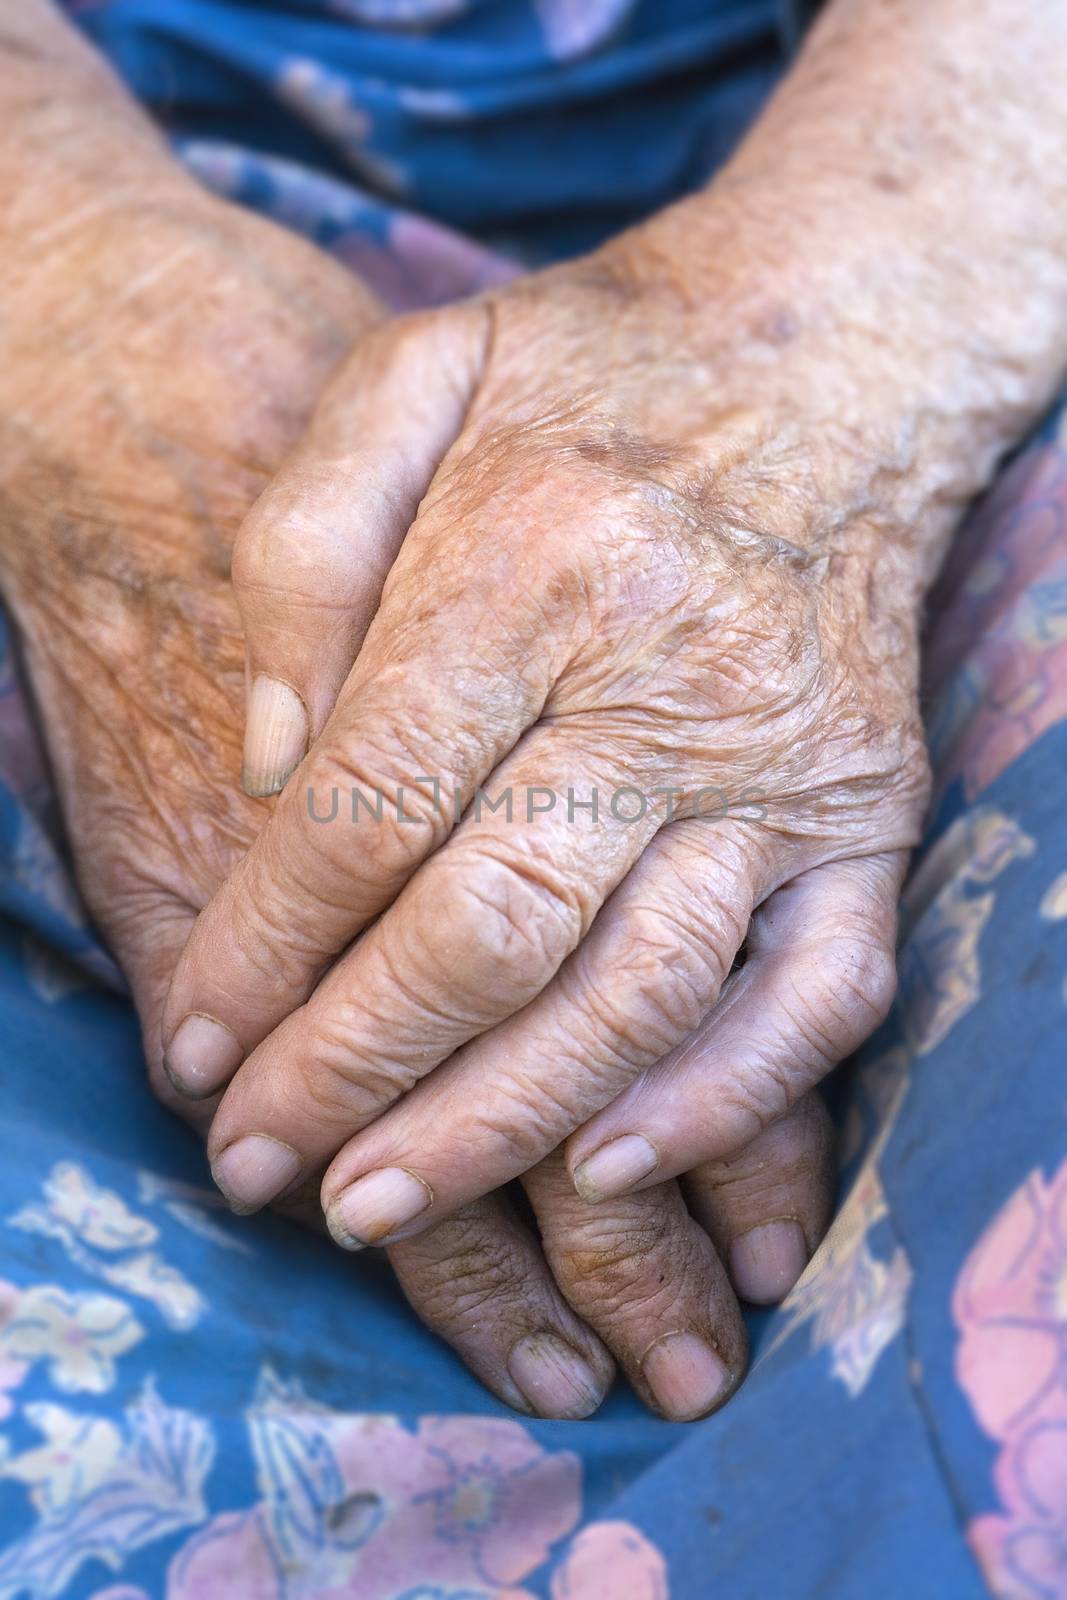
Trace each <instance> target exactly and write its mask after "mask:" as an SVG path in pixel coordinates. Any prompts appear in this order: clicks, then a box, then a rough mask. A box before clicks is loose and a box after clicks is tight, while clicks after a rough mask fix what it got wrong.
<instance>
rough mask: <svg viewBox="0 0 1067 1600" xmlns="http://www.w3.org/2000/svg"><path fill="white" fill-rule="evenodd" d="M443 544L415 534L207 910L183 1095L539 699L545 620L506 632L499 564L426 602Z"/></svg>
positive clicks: (184, 1005) (168, 1033)
mask: <svg viewBox="0 0 1067 1600" xmlns="http://www.w3.org/2000/svg"><path fill="white" fill-rule="evenodd" d="M431 542H432V540H431V536H430V535H429V534H424V535H423V536H422V537H420V538H416V537H415V535H414V532H413V533H412V534H411V535H409V539H408V543H407V544H406V545H405V547H404V551H403V552H402V554H401V556H400V559H399V562H398V564H397V567H396V568H394V572H393V575H392V577H391V578H390V581H389V583H388V584H387V586H386V593H385V596H384V597H383V601H382V609H381V611H380V612H379V614H378V617H377V618H376V620H375V622H374V623H373V624H372V626H371V629H370V632H369V634H368V636H367V640H366V643H365V645H364V649H363V652H362V654H361V655H360V658H359V660H358V661H357V662H356V665H355V667H354V668H353V670H352V672H351V674H350V675H349V678H348V681H347V683H346V685H345V688H344V690H343V692H342V695H341V697H340V699H339V701H338V704H337V706H336V708H335V710H334V712H333V714H332V716H331V717H330V718H329V721H328V722H327V725H326V728H325V729H324V731H323V734H322V736H321V737H320V739H319V741H318V743H317V744H316V745H315V747H314V749H313V750H312V752H311V754H310V755H309V756H308V758H307V759H306V761H305V762H304V764H303V765H302V767H301V768H300V769H299V771H298V773H297V774H296V775H295V777H294V778H293V779H292V780H291V781H290V783H289V785H288V786H287V788H286V789H285V791H284V792H283V793H282V795H281V796H280V798H279V801H278V804H277V809H276V810H275V812H274V815H273V816H272V817H271V819H270V822H269V823H268V825H267V827H266V828H265V829H264V830H263V832H262V833H261V834H260V836H259V838H258V839H257V840H256V842H255V843H254V845H253V846H252V848H251V850H250V851H249V852H248V854H247V856H245V857H244V859H243V860H242V862H241V863H240V865H239V866H238V868H237V870H236V871H235V872H234V874H233V875H232V877H231V878H230V879H229V880H228V881H227V882H226V884H224V886H223V887H222V889H221V890H220V891H219V893H218V895H217V896H216V897H215V899H214V900H213V901H212V902H211V904H210V905H209V906H208V907H207V908H206V909H205V910H204V911H203V912H202V913H201V916H200V917H199V919H198V921H197V924H196V927H195V929H194V931H193V935H192V937H191V939H190V941H189V944H188V946H187V948H186V951H185V953H184V954H183V956H182V959H181V961H180V963H179V965H178V969H177V972H176V973H175V977H174V981H173V984H172V987H171V992H170V995H169V997H168V1001H167V1005H166V1009H165V1012H164V1017H163V1040H164V1047H165V1057H164V1059H165V1063H166V1067H167V1071H168V1073H169V1075H170V1077H171V1079H172V1081H173V1082H174V1083H175V1085H176V1087H178V1088H180V1089H183V1090H184V1091H185V1092H186V1093H190V1094H193V1095H195V1096H203V1095H207V1094H213V1093H216V1092H217V1091H218V1090H219V1089H220V1088H222V1087H223V1086H224V1085H225V1083H226V1082H227V1081H228V1080H229V1078H230V1077H231V1076H232V1074H233V1072H234V1071H235V1070H236V1068H237V1067H238V1065H239V1064H240V1062H241V1061H242V1060H243V1059H244V1057H245V1056H246V1055H247V1054H248V1053H249V1051H251V1050H252V1049H253V1048H254V1047H255V1046H256V1045H257V1044H259V1043H260V1042H261V1041H262V1040H263V1039H264V1038H265V1037H266V1036H267V1035H268V1034H269V1033H270V1032H271V1031H272V1030H273V1029H274V1027H275V1026H276V1025H277V1024H278V1023H279V1022H281V1021H282V1020H283V1019H284V1018H285V1017H287V1016H288V1015H289V1014H290V1013H291V1012H292V1011H293V1010H294V1009H295V1008H296V1007H297V1006H299V1005H301V1004H302V1003H303V1002H304V1001H305V1000H306V999H307V997H308V995H309V994H310V993H311V991H312V989H313V988H314V987H315V984H316V982H317V981H318V978H319V977H320V975H321V973H322V971H323V970H324V968H325V967H326V966H327V965H328V963H329V962H330V961H331V960H332V959H333V957H335V956H336V955H337V954H338V953H339V952H340V951H341V950H343V949H344V948H345V947H346V946H347V945H348V944H349V943H350V942H351V940H352V939H353V938H354V937H355V936H356V935H357V934H358V933H359V932H360V931H361V930H362V929H363V928H365V927H366V926H367V924H368V923H369V922H370V921H371V920H372V919H373V918H374V917H375V916H377V914H378V913H379V912H380V911H382V910H383V909H384V908H385V907H386V906H388V905H389V904H390V903H391V902H392V901H393V900H394V899H395V897H396V895H397V894H398V893H399V891H400V889H401V888H402V887H403V885H404V884H405V883H406V882H407V880H408V879H409V878H410V877H411V875H412V874H413V873H414V871H415V869H416V868H417V867H418V865H419V864H420V862H421V861H423V860H424V859H425V858H426V857H427V856H428V855H429V854H431V852H432V851H434V850H435V849H436V848H437V846H438V845H440V844H441V843H443V841H444V839H445V838H446V837H447V836H448V835H449V834H450V833H451V831H452V830H453V828H454V827H455V825H456V822H457V820H458V817H459V815H461V814H462V812H463V810H464V809H465V807H466V806H467V804H468V802H469V801H470V800H471V798H472V796H473V794H474V792H475V790H476V788H477V786H478V784H479V783H480V782H481V781H482V780H483V779H485V778H486V777H487V776H488V774H489V773H490V772H491V771H492V770H493V768H494V767H495V766H496V765H497V763H498V762H499V761H500V760H501V759H502V757H503V756H505V755H506V754H507V753H508V751H509V750H510V749H511V748H512V747H513V745H514V744H515V743H516V741H517V740H518V739H519V737H520V736H521V734H522V733H523V731H524V730H525V729H526V728H527V727H528V726H529V725H530V723H532V722H533V721H534V720H535V719H536V717H537V715H538V713H539V711H540V709H541V707H542V705H543V704H544V701H545V698H546V696H547V694H548V690H549V687H550V684H551V678H552V672H553V664H552V662H551V659H550V657H549V653H548V652H547V651H546V650H545V649H543V648H540V649H539V648H535V640H536V637H537V635H538V634H539V633H540V632H541V631H542V629H543V620H542V619H539V618H538V617H537V616H536V615H535V613H534V611H533V609H532V608H531V609H530V610H528V611H526V612H524V611H523V608H522V607H521V606H519V607H517V608H516V609H515V610H514V611H513V612H512V613H511V614H510V615H509V618H508V625H507V628H506V629H505V628H504V626H503V624H502V622H501V620H500V618H499V617H498V615H497V613H496V611H495V609H494V606H493V601H492V595H491V593H490V591H492V590H495V588H496V584H495V581H494V573H493V567H492V563H491V562H490V564H489V572H488V581H483V582H482V583H480V584H478V585H477V586H474V585H472V586H470V587H468V586H466V585H465V584H464V583H457V582H455V581H454V579H451V578H449V577H448V576H447V575H443V576H438V578H437V579H436V580H435V586H434V593H435V604H434V606H433V609H432V611H431V610H430V608H429V607H428V605H427V602H426V581H425V578H424V577H423V576H422V571H423V569H424V568H425V565H426V564H427V562H428V559H429V551H428V549H427V546H428V544H430V543H431ZM449 569H450V571H451V572H452V573H454V572H455V563H454V562H453V563H449Z"/></svg>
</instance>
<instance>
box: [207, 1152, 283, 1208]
mask: <svg viewBox="0 0 1067 1600" xmlns="http://www.w3.org/2000/svg"><path fill="white" fill-rule="evenodd" d="M302 1165H303V1163H302V1162H301V1160H300V1157H299V1156H298V1155H297V1153H296V1151H295V1150H293V1149H291V1148H290V1146H289V1145H287V1144H283V1143H282V1141H281V1140H280V1139H272V1138H271V1137H270V1135H269V1134H265V1133H249V1134H246V1135H245V1137H244V1138H243V1139H236V1140H235V1141H234V1142H233V1144H231V1145H229V1146H228V1147H227V1148H226V1149H225V1150H224V1151H223V1152H222V1154H221V1155H220V1156H218V1157H217V1158H216V1160H215V1161H214V1163H213V1165H212V1168H211V1174H212V1177H213V1178H214V1179H215V1182H216V1183H217V1184H218V1186H219V1188H220V1189H221V1190H222V1192H223V1194H224V1195H225V1196H226V1199H227V1200H228V1201H229V1202H230V1206H231V1207H232V1209H233V1210H234V1211H237V1212H241V1213H243V1214H247V1213H248V1212H250V1211H258V1210H259V1209H260V1207H261V1206H265V1205H267V1204H268V1203H269V1202H270V1201H271V1200H274V1199H275V1198H276V1197H277V1196H278V1195H280V1194H281V1193H282V1192H283V1191H284V1190H285V1189H288V1188H289V1186H290V1184H291V1183H293V1182H294V1181H295V1179H296V1178H297V1176H298V1175H299V1173H300V1168H301V1166H302Z"/></svg>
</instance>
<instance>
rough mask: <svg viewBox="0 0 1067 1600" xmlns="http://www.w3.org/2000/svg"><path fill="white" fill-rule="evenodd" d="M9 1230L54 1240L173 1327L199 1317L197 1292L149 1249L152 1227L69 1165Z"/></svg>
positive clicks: (16, 1217)
mask: <svg viewBox="0 0 1067 1600" xmlns="http://www.w3.org/2000/svg"><path fill="white" fill-rule="evenodd" d="M10 1226H11V1227H13V1228H21V1229H24V1230H25V1231H26V1232H27V1233H36V1234H42V1235H44V1236H45V1237H46V1238H50V1239H55V1240H57V1241H58V1242H59V1243H60V1244H61V1245H62V1246H63V1248H64V1250H65V1251H66V1253H67V1255H68V1256H69V1258H70V1260H71V1261H72V1262H73V1263H74V1265H75V1266H77V1267H78V1268H80V1269H81V1271H83V1272H84V1273H86V1274H87V1275H89V1276H90V1277H94V1278H102V1279H103V1281H104V1282H105V1283H106V1284H108V1285H109V1286H110V1287H111V1288H115V1289H121V1290H125V1291H126V1292H127V1293H130V1294H135V1295H139V1296H140V1297H141V1298H143V1299H145V1300H150V1301H151V1302H152V1304H153V1305H155V1306H156V1307H157V1308H158V1309H159V1311H160V1312H161V1313H162V1315H163V1317H164V1319H165V1320H166V1321H167V1322H168V1323H169V1324H170V1326H171V1327H173V1328H191V1327H192V1326H193V1325H194V1324H195V1323H196V1322H198V1321H199V1319H200V1317H201V1315H202V1314H203V1310H204V1301H203V1297H202V1295H201V1294H200V1292H199V1291H198V1290H197V1289H196V1288H195V1287H194V1286H193V1285H192V1284H191V1283H190V1282H189V1281H188V1279H187V1278H185V1277H184V1276H183V1275H182V1273H180V1272H179V1271H178V1270H177V1268H175V1267H172V1266H169V1265H168V1264H167V1263H166V1262H164V1261H163V1260H162V1259H161V1257H160V1256H159V1254H158V1252H156V1251H155V1250H153V1249H151V1248H150V1247H151V1246H152V1245H154V1244H155V1242H156V1240H157V1239H158V1237H159V1230H158V1229H157V1228H156V1227H155V1225H154V1224H153V1223H151V1222H149V1221H147V1219H145V1218H143V1217H138V1216H137V1215H136V1214H135V1213H134V1212H133V1211H131V1210H130V1208H129V1207H128V1206H127V1205H126V1203H125V1201H124V1200H122V1199H121V1198H120V1197H119V1196H118V1195H117V1194H113V1193H112V1192H110V1191H109V1190H107V1189H102V1188H99V1187H98V1186H97V1185H96V1184H95V1183H94V1182H93V1180H92V1179H91V1178H90V1177H89V1176H88V1174H87V1173H86V1172H85V1171H84V1170H83V1169H82V1168H80V1167H78V1166H75V1165H74V1164H73V1163H72V1162H61V1163H60V1165H58V1166H57V1167H56V1168H55V1170H54V1171H53V1173H52V1174H51V1176H50V1177H49V1178H48V1179H46V1181H45V1185H44V1204H43V1205H29V1206H24V1207H23V1208H22V1210H21V1211H18V1212H16V1213H15V1215H14V1216H13V1217H11V1218H10Z"/></svg>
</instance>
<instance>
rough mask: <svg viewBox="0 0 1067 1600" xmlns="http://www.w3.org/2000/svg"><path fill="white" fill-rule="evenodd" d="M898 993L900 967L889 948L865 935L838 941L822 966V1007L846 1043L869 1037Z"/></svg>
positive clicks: (829, 950) (887, 1011)
mask: <svg viewBox="0 0 1067 1600" xmlns="http://www.w3.org/2000/svg"><path fill="white" fill-rule="evenodd" d="M896 991H897V965H896V958H895V955H894V952H893V951H892V949H890V948H889V946H888V945H885V944H882V943H880V942H876V941H874V940H872V939H871V937H870V934H869V932H867V931H865V933H864V935H863V936H857V937H851V938H839V939H836V940H835V941H834V942H833V943H832V944H831V945H830V946H829V948H828V949H827V950H826V952H825V959H824V962H823V963H822V983H821V985H820V1004H821V1006H822V1007H824V1008H825V1010H826V1011H827V1012H828V1013H829V1014H830V1015H831V1016H832V1017H834V1019H835V1020H836V1021H837V1022H838V1024H839V1027H840V1029H841V1031H842V1032H843V1034H844V1036H845V1039H846V1042H847V1043H849V1044H851V1042H852V1041H853V1040H859V1039H862V1038H865V1037H866V1035H867V1034H868V1033H870V1032H872V1031H873V1029H874V1028H876V1027H877V1026H878V1024H879V1023H880V1022H882V1021H884V1019H885V1017H886V1016H887V1015H888V1013H889V1010H890V1007H891V1006H892V1004H893V999H894V997H895V995H896Z"/></svg>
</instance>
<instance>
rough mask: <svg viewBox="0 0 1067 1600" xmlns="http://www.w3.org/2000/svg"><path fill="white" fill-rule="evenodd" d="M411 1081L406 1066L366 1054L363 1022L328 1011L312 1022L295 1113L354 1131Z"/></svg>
mask: <svg viewBox="0 0 1067 1600" xmlns="http://www.w3.org/2000/svg"><path fill="white" fill-rule="evenodd" d="M361 1035H362V1036H361ZM415 1079H416V1074H415V1072H414V1071H413V1070H412V1069H411V1068H410V1067H408V1066H405V1065H404V1064H402V1063H401V1062H398V1061H395V1060H391V1061H388V1062H386V1061H383V1060H381V1059H379V1058H377V1057H375V1056H374V1055H373V1054H372V1053H371V1052H370V1051H369V1050H368V1048H367V1040H366V1023H365V1019H363V1026H362V1028H361V1027H360V1026H359V1023H358V1022H357V1021H356V1019H355V1018H352V1019H349V1018H347V1017H346V1016H344V1015H343V1014H341V1013H340V1012H339V1011H337V1010H332V1011H331V1014H330V1015H329V1016H328V1017H323V1018H321V1019H318V1020H316V1022H315V1025H314V1035H313V1037H312V1039H311V1040H310V1041H309V1042H308V1044H307V1045H306V1047H305V1050H304V1052H303V1055H302V1060H301V1067H300V1072H299V1082H298V1085H297V1087H296V1088H295V1090H294V1097H295V1099H296V1101H297V1104H296V1106H295V1107H294V1112H295V1115H296V1116H298V1117H300V1118H308V1117H310V1118H311V1119H313V1120H315V1121H317V1122H321V1123H324V1124H325V1125H326V1126H328V1127H336V1126H338V1125H342V1126H344V1127H347V1128H351V1129H352V1131H353V1132H355V1131H357V1130H358V1129H359V1128H362V1127H365V1126H366V1125H367V1124H368V1123H370V1122H373V1121H374V1120H375V1118H376V1117H379V1116H381V1114H382V1112H383V1111H386V1110H387V1109H388V1108H389V1107H390V1106H391V1105H392V1104H393V1103H394V1102H395V1101H396V1100H398V1099H399V1098H400V1096H401V1095H403V1094H406V1093H407V1091H408V1090H409V1089H410V1088H411V1087H412V1085H413V1084H414V1082H415Z"/></svg>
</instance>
